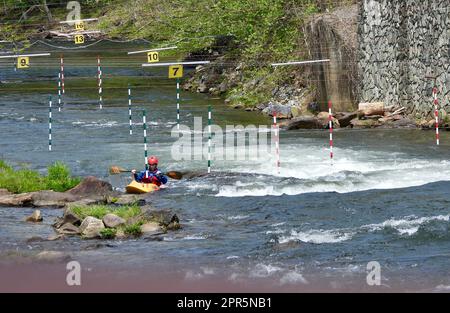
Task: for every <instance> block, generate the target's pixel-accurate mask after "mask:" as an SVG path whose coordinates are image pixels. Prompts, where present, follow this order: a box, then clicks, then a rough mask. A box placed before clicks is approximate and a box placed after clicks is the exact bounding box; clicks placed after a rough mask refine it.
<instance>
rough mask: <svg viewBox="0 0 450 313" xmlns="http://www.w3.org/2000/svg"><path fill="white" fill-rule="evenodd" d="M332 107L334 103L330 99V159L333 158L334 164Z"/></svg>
mask: <svg viewBox="0 0 450 313" xmlns="http://www.w3.org/2000/svg"><path fill="white" fill-rule="evenodd" d="M331 109H332V103H331V101H328V123H329V126H328V128H329V129H330V160H331V165H333V157H334V154H333V112H332V111H331Z"/></svg>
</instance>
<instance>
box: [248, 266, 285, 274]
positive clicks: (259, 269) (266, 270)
mask: <svg viewBox="0 0 450 313" xmlns="http://www.w3.org/2000/svg"><path fill="white" fill-rule="evenodd" d="M282 270H283V269H282V268H281V267H278V266H274V265H271V264H268V265H266V264H263V263H258V264H256V266H255V267H254V268H253V269H252V270H251V271H250V275H249V276H250V277H269V276H272V275H273V274H274V273H277V272H280V271H282Z"/></svg>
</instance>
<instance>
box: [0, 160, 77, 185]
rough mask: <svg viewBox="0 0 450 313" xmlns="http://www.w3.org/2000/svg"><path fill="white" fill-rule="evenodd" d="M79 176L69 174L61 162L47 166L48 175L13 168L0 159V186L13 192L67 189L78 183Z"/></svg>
mask: <svg viewBox="0 0 450 313" xmlns="http://www.w3.org/2000/svg"><path fill="white" fill-rule="evenodd" d="M80 181H81V179H80V178H74V177H71V175H70V170H69V169H68V167H67V166H66V165H64V164H63V163H61V162H56V163H55V164H53V165H51V166H49V167H48V176H42V175H41V174H39V172H38V171H34V170H30V169H27V168H21V169H18V170H15V169H14V168H13V167H12V166H10V165H9V164H7V163H6V162H5V161H3V160H0V188H5V189H7V190H9V191H10V192H13V193H24V192H33V191H39V190H54V191H59V192H64V191H67V190H69V189H71V188H73V187H75V186H76V185H78V184H79V183H80Z"/></svg>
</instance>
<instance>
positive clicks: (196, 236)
mask: <svg viewBox="0 0 450 313" xmlns="http://www.w3.org/2000/svg"><path fill="white" fill-rule="evenodd" d="M207 238H208V236H206V235H201V234H194V235H188V236H185V237H183V238H182V239H183V240H205V239H207Z"/></svg>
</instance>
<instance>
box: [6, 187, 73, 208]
mask: <svg viewBox="0 0 450 313" xmlns="http://www.w3.org/2000/svg"><path fill="white" fill-rule="evenodd" d="M77 199H78V198H77V197H76V196H74V195H71V194H66V193H62V192H54V191H49V190H44V191H36V192H28V193H23V194H17V195H16V194H6V195H3V196H2V195H0V206H12V207H17V206H18V207H64V205H65V204H66V203H67V202H73V201H76V200H77Z"/></svg>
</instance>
